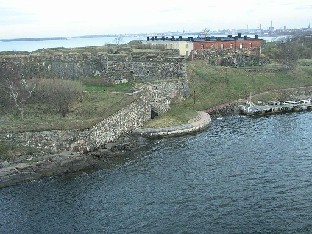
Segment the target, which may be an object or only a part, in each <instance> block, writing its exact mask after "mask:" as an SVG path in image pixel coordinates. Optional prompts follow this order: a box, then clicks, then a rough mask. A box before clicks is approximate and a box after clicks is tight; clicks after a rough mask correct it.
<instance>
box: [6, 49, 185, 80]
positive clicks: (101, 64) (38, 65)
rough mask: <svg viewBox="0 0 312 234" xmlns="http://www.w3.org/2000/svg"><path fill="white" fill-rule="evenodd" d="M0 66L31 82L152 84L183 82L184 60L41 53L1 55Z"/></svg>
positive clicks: (162, 54) (156, 54) (161, 54)
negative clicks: (92, 80) (11, 68)
mask: <svg viewBox="0 0 312 234" xmlns="http://www.w3.org/2000/svg"><path fill="white" fill-rule="evenodd" d="M0 63H9V64H14V65H15V68H16V69H18V70H19V73H20V74H22V76H23V77H24V78H26V79H30V78H62V79H90V78H98V79H101V80H103V82H107V83H114V82H115V83H116V82H117V83H118V82H119V81H120V80H140V81H146V80H147V81H152V80H159V79H171V78H173V77H174V78H185V77H186V63H185V59H184V58H182V57H179V52H178V51H175V50H166V51H153V50H151V51H146V52H133V51H120V52H118V51H112V52H111V53H109V52H107V51H104V49H103V51H100V50H97V51H96V52H92V53H91V52H86V51H84V52H70V51H67V50H66V52H64V51H61V52H58V51H53V50H47V51H41V52H36V53H29V54H18V55H1V56H0Z"/></svg>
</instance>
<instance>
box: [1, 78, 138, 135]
mask: <svg viewBox="0 0 312 234" xmlns="http://www.w3.org/2000/svg"><path fill="white" fill-rule="evenodd" d="M131 88H132V85H131V84H129V83H128V84H120V85H111V86H104V85H100V84H86V85H84V90H85V92H84V93H83V97H82V99H81V101H80V102H77V103H76V104H74V105H72V106H71V108H70V112H69V113H68V114H67V115H66V117H62V116H61V115H60V114H57V113H56V112H55V111H54V110H50V108H49V107H48V106H41V105H38V104H29V105H27V106H26V109H25V118H24V119H21V118H20V117H19V116H18V115H14V114H7V115H4V116H0V133H8V132H10V133H11V132H24V131H44V130H58V129H62V130H68V129H86V128H90V127H92V126H93V125H95V124H96V123H98V122H100V121H101V120H103V119H104V118H106V117H108V116H110V115H112V114H113V113H115V112H117V111H118V110H120V109H122V108H123V107H124V106H126V105H128V104H130V103H131V102H132V101H133V100H134V99H135V98H136V97H135V96H129V95H128V94H126V92H127V91H128V90H129V89H131Z"/></svg>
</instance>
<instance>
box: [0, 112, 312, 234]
mask: <svg viewBox="0 0 312 234" xmlns="http://www.w3.org/2000/svg"><path fill="white" fill-rule="evenodd" d="M311 120H312V113H300V114H291V115H278V116H270V117H263V118H255V119H253V118H240V117H239V116H233V117H225V118H223V119H222V120H220V121H213V122H212V123H211V125H210V126H209V128H208V129H207V130H206V131H204V132H201V133H199V134H196V135H190V136H182V137H178V138H166V139H163V140H157V141H155V142H154V143H153V144H152V145H151V148H150V149H148V150H146V151H138V152H135V153H133V154H132V155H128V156H127V158H126V159H116V161H115V162H112V163H111V164H110V166H109V167H108V166H107V167H105V168H103V169H102V170H99V171H97V172H94V173H89V174H87V173H83V174H80V175H73V176H62V177H56V178H55V177H54V178H48V179H44V180H40V181H33V182H30V183H27V184H23V185H19V186H14V187H10V188H5V189H2V190H0V233H34V232H35V233H77V232H78V233H311V232H312V225H311V220H312V206H311V204H312V196H311V194H312V180H311V178H312V170H311V168H312V145H311V143H310V139H312V126H311V125H310V124H308V123H310V122H311Z"/></svg>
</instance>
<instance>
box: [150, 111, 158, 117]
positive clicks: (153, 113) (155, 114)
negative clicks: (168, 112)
mask: <svg viewBox="0 0 312 234" xmlns="http://www.w3.org/2000/svg"><path fill="white" fill-rule="evenodd" d="M157 116H158V113H157V112H156V111H155V110H153V109H151V119H155V117H157Z"/></svg>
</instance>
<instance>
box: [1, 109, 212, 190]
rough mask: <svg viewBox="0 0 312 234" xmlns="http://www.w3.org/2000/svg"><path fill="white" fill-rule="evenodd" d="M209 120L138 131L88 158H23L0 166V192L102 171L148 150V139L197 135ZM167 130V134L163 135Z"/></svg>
mask: <svg viewBox="0 0 312 234" xmlns="http://www.w3.org/2000/svg"><path fill="white" fill-rule="evenodd" d="M210 121H211V119H210V116H209V115H208V114H207V113H205V112H199V113H198V116H197V117H196V118H195V119H193V120H190V122H189V123H188V124H186V125H179V126H174V127H171V131H169V130H168V128H160V129H153V131H152V130H151V129H144V128H143V129H139V130H137V131H135V132H134V133H132V134H130V135H127V136H123V137H121V138H120V139H118V140H117V141H116V142H114V143H108V144H106V145H105V147H103V148H101V149H98V150H97V151H94V152H90V153H87V154H80V153H78V152H72V151H66V152H61V153H57V154H44V155H42V154H38V155H25V156H22V157H20V158H19V159H18V160H17V161H14V162H6V161H5V162H1V163H0V188H4V187H7V186H12V185H16V184H20V183H23V182H27V181H32V180H38V179H41V178H43V177H49V176H58V175H64V174H68V173H74V172H79V171H90V170H97V169H100V168H103V166H105V164H109V163H111V162H112V161H113V160H114V158H116V157H118V156H123V155H125V154H127V153H129V152H133V151H135V150H140V149H142V148H144V147H148V145H149V144H150V142H149V139H148V138H149V137H155V136H158V137H164V136H177V135H182V134H187V133H191V132H196V131H199V130H201V129H204V128H205V127H207V126H208V125H209V123H210ZM164 130H166V131H164Z"/></svg>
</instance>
